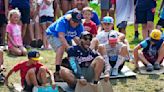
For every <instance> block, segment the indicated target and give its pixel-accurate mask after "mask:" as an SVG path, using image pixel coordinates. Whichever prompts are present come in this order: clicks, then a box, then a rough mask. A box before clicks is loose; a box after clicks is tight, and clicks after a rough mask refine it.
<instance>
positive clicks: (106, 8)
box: [100, 0, 112, 10]
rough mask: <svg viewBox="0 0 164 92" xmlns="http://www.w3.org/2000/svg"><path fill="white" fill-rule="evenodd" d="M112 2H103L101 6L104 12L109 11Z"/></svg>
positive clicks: (106, 0) (107, 0) (104, 0)
mask: <svg viewBox="0 0 164 92" xmlns="http://www.w3.org/2000/svg"><path fill="white" fill-rule="evenodd" d="M110 2H111V0H101V2H100V5H101V9H102V10H109V9H110V8H111V7H112V5H111V3H110Z"/></svg>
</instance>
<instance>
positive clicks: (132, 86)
mask: <svg viewBox="0 0 164 92" xmlns="http://www.w3.org/2000/svg"><path fill="white" fill-rule="evenodd" d="M160 2H161V0H158V4H157V6H158V7H157V10H158V9H159V5H160ZM94 9H95V8H94ZM96 9H97V10H98V11H99V8H96ZM99 14H100V11H99ZM157 21H158V17H157V13H156V16H155V24H156V23H157ZM139 30H141V27H140V28H139ZM133 31H134V28H133V25H131V26H128V27H127V35H126V38H127V39H128V41H129V43H130V47H131V49H133V48H134V46H136V44H138V43H139V42H140V41H141V39H142V37H141V35H140V37H139V40H135V41H133V35H134V32H133ZM140 34H141V31H140ZM40 52H41V56H43V57H44V60H42V61H41V62H42V63H44V64H45V65H46V66H47V67H48V68H49V69H50V70H52V71H53V70H54V69H55V67H54V60H55V53H54V52H53V51H40ZM26 59H27V58H26V57H25V56H24V57H23V56H22V57H14V56H11V55H8V54H7V52H4V66H5V67H6V68H7V72H8V71H9V70H10V69H11V68H12V67H13V66H14V65H15V64H16V63H18V62H20V61H22V60H26ZM126 65H128V66H129V67H130V68H131V69H134V65H133V64H132V63H126ZM9 83H20V77H19V72H18V73H14V74H13V75H11V76H10V78H9ZM111 84H112V86H113V89H114V92H164V75H140V74H137V76H136V78H124V79H114V80H111ZM162 90H163V91H162ZM10 91H11V90H10V89H9V88H7V87H6V86H4V85H0V92H10Z"/></svg>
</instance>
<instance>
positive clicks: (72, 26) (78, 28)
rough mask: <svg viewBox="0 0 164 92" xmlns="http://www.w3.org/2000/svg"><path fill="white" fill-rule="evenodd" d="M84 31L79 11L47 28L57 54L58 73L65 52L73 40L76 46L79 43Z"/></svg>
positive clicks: (61, 18)
mask: <svg viewBox="0 0 164 92" xmlns="http://www.w3.org/2000/svg"><path fill="white" fill-rule="evenodd" d="M82 31H83V26H82V24H81V14H80V13H79V12H78V11H76V12H75V11H74V12H72V13H71V14H67V15H64V16H62V17H60V18H59V19H58V20H56V22H54V23H53V24H51V25H50V26H49V27H48V28H47V30H46V35H47V39H48V41H49V43H50V45H51V46H52V48H53V49H54V51H55V52H56V55H55V56H56V57H55V60H56V61H55V63H56V64H55V65H56V72H58V71H59V70H60V64H61V61H62V57H63V54H64V51H65V50H66V49H67V48H68V47H69V46H70V45H71V40H72V39H73V40H74V41H75V43H76V44H78V43H79V42H78V41H79V36H80V34H81V32H82Z"/></svg>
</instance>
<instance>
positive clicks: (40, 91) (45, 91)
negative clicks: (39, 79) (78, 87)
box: [33, 86, 59, 92]
mask: <svg viewBox="0 0 164 92" xmlns="http://www.w3.org/2000/svg"><path fill="white" fill-rule="evenodd" d="M33 92H59V91H58V86H56V88H55V89H53V88H52V86H46V87H43V86H41V87H34V88H33Z"/></svg>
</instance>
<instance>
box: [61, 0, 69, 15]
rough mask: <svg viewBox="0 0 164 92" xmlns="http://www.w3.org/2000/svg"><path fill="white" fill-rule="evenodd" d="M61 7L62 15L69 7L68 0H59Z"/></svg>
mask: <svg viewBox="0 0 164 92" xmlns="http://www.w3.org/2000/svg"><path fill="white" fill-rule="evenodd" d="M61 8H62V11H63V15H64V14H65V13H66V12H67V11H68V9H69V1H68V0H61Z"/></svg>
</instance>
